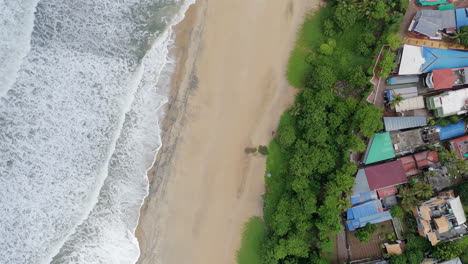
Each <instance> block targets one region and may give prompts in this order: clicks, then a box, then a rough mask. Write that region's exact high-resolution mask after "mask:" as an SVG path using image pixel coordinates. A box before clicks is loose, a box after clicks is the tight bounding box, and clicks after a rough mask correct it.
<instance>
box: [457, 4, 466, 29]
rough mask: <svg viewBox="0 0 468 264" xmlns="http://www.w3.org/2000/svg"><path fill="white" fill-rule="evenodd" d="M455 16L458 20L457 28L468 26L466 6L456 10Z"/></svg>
mask: <svg viewBox="0 0 468 264" xmlns="http://www.w3.org/2000/svg"><path fill="white" fill-rule="evenodd" d="M455 16H456V20H457V29H459V28H461V27H463V26H468V12H467V9H466V8H457V9H456V10H455Z"/></svg>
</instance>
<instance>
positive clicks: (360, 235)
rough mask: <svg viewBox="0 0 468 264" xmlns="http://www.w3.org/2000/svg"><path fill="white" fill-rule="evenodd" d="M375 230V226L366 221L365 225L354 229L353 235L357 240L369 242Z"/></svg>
mask: <svg viewBox="0 0 468 264" xmlns="http://www.w3.org/2000/svg"><path fill="white" fill-rule="evenodd" d="M376 230H377V226H376V225H374V224H371V223H367V224H366V226H364V227H361V228H359V229H358V230H356V232H355V233H354V236H356V238H357V239H359V241H361V242H363V243H367V242H369V240H370V238H371V236H372V234H373V233H374V232H375V231H376Z"/></svg>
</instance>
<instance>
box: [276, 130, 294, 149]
mask: <svg viewBox="0 0 468 264" xmlns="http://www.w3.org/2000/svg"><path fill="white" fill-rule="evenodd" d="M295 141H296V132H295V131H294V127H292V126H287V125H283V126H280V127H279V129H278V142H279V143H280V145H281V146H283V147H285V148H288V147H290V146H291V145H292V144H294V142H295Z"/></svg>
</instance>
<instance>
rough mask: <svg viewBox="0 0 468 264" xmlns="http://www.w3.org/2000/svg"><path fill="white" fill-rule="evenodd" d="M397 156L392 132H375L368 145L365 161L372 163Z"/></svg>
mask: <svg viewBox="0 0 468 264" xmlns="http://www.w3.org/2000/svg"><path fill="white" fill-rule="evenodd" d="M394 157H395V152H394V150H393V144H392V140H391V138H390V133H388V132H384V133H379V134H375V135H374V136H373V137H372V138H371V140H370V142H369V144H368V147H367V151H366V154H365V155H364V163H365V164H371V163H375V162H379V161H383V160H388V159H391V158H394Z"/></svg>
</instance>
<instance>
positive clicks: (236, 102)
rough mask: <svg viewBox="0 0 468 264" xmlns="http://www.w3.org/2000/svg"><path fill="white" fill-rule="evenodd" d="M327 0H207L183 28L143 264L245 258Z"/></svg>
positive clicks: (141, 236)
mask: <svg viewBox="0 0 468 264" xmlns="http://www.w3.org/2000/svg"><path fill="white" fill-rule="evenodd" d="M318 4H319V1H317V0H235V1H232V0H198V1H197V3H196V4H195V5H193V6H192V7H191V8H190V9H189V11H188V12H187V14H186V18H185V19H184V21H182V23H180V24H179V25H178V26H177V28H176V32H177V39H176V46H177V50H176V51H175V52H176V54H177V56H178V57H179V66H178V69H177V71H176V74H175V75H174V79H173V83H172V84H173V88H172V93H171V97H170V103H169V105H168V107H167V116H166V119H165V121H164V124H163V139H162V140H163V147H162V149H161V150H160V152H159V155H158V158H157V160H156V163H155V165H154V167H153V169H152V170H151V171H150V172H149V179H150V193H149V195H148V197H147V199H146V201H145V204H144V205H143V206H142V208H141V217H140V223H139V226H138V228H137V230H136V235H137V238H138V241H139V243H140V248H141V256H140V260H139V263H151V264H154V263H156V264H159V263H161V264H186V263H194V264H211V263H213V264H215V263H216V264H218V263H223V264H224V263H236V260H235V253H236V250H237V249H238V248H239V245H240V238H241V231H242V227H243V224H244V223H245V221H246V220H247V219H248V218H249V217H251V216H254V215H262V197H261V195H262V194H263V192H264V179H263V177H264V171H265V158H264V157H262V156H261V155H247V154H246V153H245V152H244V149H245V148H246V147H249V146H258V145H260V144H261V145H266V144H268V142H269V141H270V139H271V138H272V131H274V130H275V129H276V126H277V122H278V120H279V117H280V115H281V113H282V112H283V111H284V110H285V109H286V108H287V107H288V106H289V105H290V104H291V103H292V101H293V98H294V94H295V93H296V92H297V91H296V90H295V89H294V88H291V87H289V86H288V83H287V80H286V77H285V71H286V64H287V60H288V57H289V52H290V51H291V49H292V46H293V43H294V40H295V37H296V31H297V29H298V26H299V25H300V23H301V22H302V21H303V17H304V15H305V14H306V13H307V12H308V11H310V10H311V9H313V8H316V7H317V5H318Z"/></svg>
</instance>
